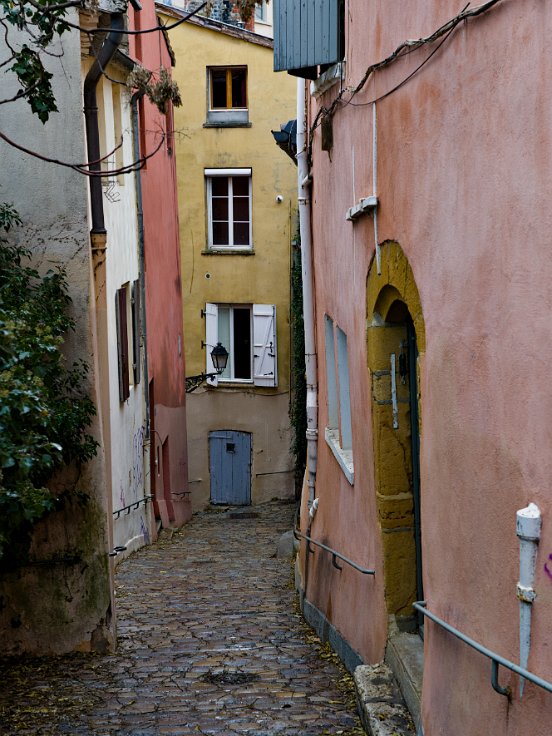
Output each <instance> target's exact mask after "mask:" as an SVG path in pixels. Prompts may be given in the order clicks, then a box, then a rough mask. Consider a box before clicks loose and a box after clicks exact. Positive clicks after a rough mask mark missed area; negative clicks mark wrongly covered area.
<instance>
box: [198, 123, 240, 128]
mask: <svg viewBox="0 0 552 736" xmlns="http://www.w3.org/2000/svg"><path fill="white" fill-rule="evenodd" d="M203 127H204V128H250V127H251V123H223V122H220V123H203Z"/></svg>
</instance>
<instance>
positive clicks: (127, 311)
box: [115, 280, 141, 402]
mask: <svg viewBox="0 0 552 736" xmlns="http://www.w3.org/2000/svg"><path fill="white" fill-rule="evenodd" d="M115 324H116V330H117V332H116V334H117V364H118V370H119V401H121V402H123V401H126V400H127V399H128V398H129V396H130V386H131V385H136V384H138V383H140V360H141V358H140V282H139V281H138V280H136V281H134V282H133V283H132V284H130V283H127V284H124V285H123V286H122V287H121V288H120V289H117V291H116V292H115Z"/></svg>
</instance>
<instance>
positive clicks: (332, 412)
mask: <svg viewBox="0 0 552 736" xmlns="http://www.w3.org/2000/svg"><path fill="white" fill-rule="evenodd" d="M324 328H325V329H324V333H325V354H326V401H327V408H328V424H327V426H326V429H325V439H326V443H327V444H328V446H329V448H330V449H331V451H332V453H333V455H334V457H335V459H336V460H337V462H338V464H339V466H340V467H341V469H342V471H343V473H344V475H345V477H346V478H347V480H348V481H349V483H350V485H354V482H355V470H354V463H353V436H352V421H351V420H352V414H351V394H350V382H349V356H348V345H347V334H346V333H345V331H344V330H342V329H341V327H339V325H337V324H336V323H334V320H333V319H332V318H331V317H329V316H328V315H327V314H325V315H324Z"/></svg>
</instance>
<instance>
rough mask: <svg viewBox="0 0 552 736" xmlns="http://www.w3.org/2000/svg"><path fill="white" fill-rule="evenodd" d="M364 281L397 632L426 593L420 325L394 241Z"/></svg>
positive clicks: (406, 268) (380, 493) (387, 571)
mask: <svg viewBox="0 0 552 736" xmlns="http://www.w3.org/2000/svg"><path fill="white" fill-rule="evenodd" d="M381 255H382V258H381V269H380V270H381V273H380V274H378V273H377V270H376V264H375V263H373V264H372V267H371V269H370V273H369V275H368V286H367V308H368V313H367V318H368V319H367V325H368V326H367V341H368V368H369V370H370V376H371V381H372V422H373V437H374V466H375V480H376V497H377V508H378V515H379V523H380V527H381V532H382V541H383V556H384V575H385V600H386V605H387V611H388V614H389V616H390V618H391V619H392V620H394V621H395V622H396V624H397V626H398V628H399V630H401V631H410V632H414V631H418V633H420V634H422V635H423V626H422V622H421V621H419V620H418V618H417V616H416V615H415V612H414V610H413V608H412V603H413V602H414V601H415V600H421V599H423V568H422V539H421V518H422V494H421V488H420V431H421V413H420V389H419V386H420V381H419V356H420V353H423V351H424V349H425V330H424V324H423V316H422V310H421V304H420V298H419V294H418V289H417V287H416V284H415V281H414V276H413V273H412V269H411V267H410V265H409V263H408V261H407V259H406V257H405V255H404V253H403V251H402V249H401V248H400V246H399V245H398V244H397V243H386V244H385V245H384V246H383V247H382V250H381Z"/></svg>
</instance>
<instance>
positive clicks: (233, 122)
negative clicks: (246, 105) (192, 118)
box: [203, 110, 251, 128]
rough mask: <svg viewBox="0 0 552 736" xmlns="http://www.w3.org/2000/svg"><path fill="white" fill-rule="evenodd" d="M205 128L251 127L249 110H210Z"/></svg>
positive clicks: (204, 124)
mask: <svg viewBox="0 0 552 736" xmlns="http://www.w3.org/2000/svg"><path fill="white" fill-rule="evenodd" d="M203 127H204V128H250V127H251V123H250V122H249V110H208V111H207V120H206V121H205V122H204V123H203Z"/></svg>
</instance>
